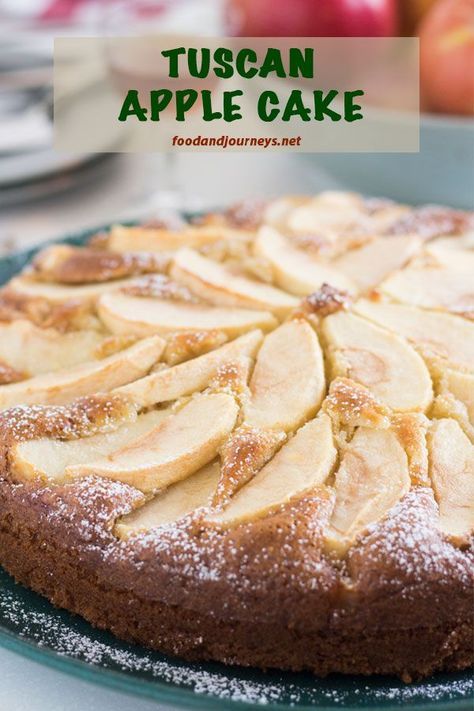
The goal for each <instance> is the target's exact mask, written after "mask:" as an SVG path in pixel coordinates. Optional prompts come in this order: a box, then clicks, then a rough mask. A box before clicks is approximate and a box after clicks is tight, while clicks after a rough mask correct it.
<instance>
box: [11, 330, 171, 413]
mask: <svg viewBox="0 0 474 711" xmlns="http://www.w3.org/2000/svg"><path fill="white" fill-rule="evenodd" d="M164 345H165V342H164V341H163V340H162V339H161V338H159V337H158V336H152V337H151V338H146V339H144V340H143V341H139V342H138V343H135V344H134V345H133V346H130V347H129V348H125V349H124V350H122V351H119V352H118V353H115V354H114V355H111V356H109V357H107V358H103V359H102V360H99V361H95V362H92V363H84V364H82V365H77V366H75V367H74V368H70V369H68V370H58V371H56V372H54V373H46V374H43V375H37V376H35V377H34V378H28V380H22V381H20V382H19V383H12V384H11V385H2V386H0V409H5V408H8V407H13V406H14V405H62V404H64V403H67V402H70V401H71V400H74V399H75V398H77V397H81V396H82V395H89V394H91V393H96V392H109V391H110V390H112V389H113V388H117V387H118V386H120V385H123V384H124V383H129V382H131V381H132V380H136V379H137V378H141V377H142V376H143V375H145V374H146V373H147V372H148V371H149V370H150V368H151V366H152V365H154V363H156V361H157V360H158V359H159V358H160V355H161V353H162V352H163V348H164Z"/></svg>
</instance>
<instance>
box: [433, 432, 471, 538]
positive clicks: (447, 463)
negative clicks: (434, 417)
mask: <svg viewBox="0 0 474 711" xmlns="http://www.w3.org/2000/svg"><path fill="white" fill-rule="evenodd" d="M428 446H429V455H430V476H431V482H432V486H433V490H434V493H435V498H436V501H437V502H438V506H439V526H440V528H441V530H442V531H443V532H444V533H446V534H447V535H449V536H450V537H452V538H453V539H454V541H456V542H459V543H463V542H464V541H465V540H466V538H467V536H468V535H469V533H470V532H471V531H472V530H473V529H474V445H473V444H472V443H471V442H470V441H469V439H468V438H467V437H466V435H465V434H464V432H463V431H462V429H461V427H460V426H459V425H458V423H457V422H456V421H455V420H452V419H442V420H438V421H435V422H434V423H433V425H432V427H431V431H430V433H429V435H428Z"/></svg>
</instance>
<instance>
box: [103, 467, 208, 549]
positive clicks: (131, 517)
mask: <svg viewBox="0 0 474 711" xmlns="http://www.w3.org/2000/svg"><path fill="white" fill-rule="evenodd" d="M219 469H220V467H219V462H211V463H210V464H206V466H204V467H202V469H200V470H199V471H197V472H196V473H195V474H191V476H189V477H188V478H187V479H183V480H182V481H178V482H177V483H176V484H172V485H171V486H170V487H168V489H165V491H163V492H162V493H160V494H159V495H158V496H156V497H155V498H154V499H153V500H152V501H149V502H148V503H146V504H145V505H144V506H142V507H141V508H139V509H137V510H136V511H133V512H132V513H130V514H128V515H127V516H123V517H122V518H121V519H120V520H119V521H118V522H117V523H116V525H115V534H116V535H117V536H118V537H119V538H122V539H127V538H129V537H130V536H132V535H134V534H136V533H142V532H144V531H149V530H150V529H151V528H157V527H158V526H166V524H169V523H174V521H178V520H179V519H180V518H183V516H187V515H188V514H191V513H193V512H195V511H196V509H200V508H203V507H206V506H208V505H210V503H211V499H212V495H213V493H214V491H215V488H216V486H217V482H218V479H219Z"/></svg>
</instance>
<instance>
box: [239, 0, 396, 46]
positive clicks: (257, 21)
mask: <svg viewBox="0 0 474 711" xmlns="http://www.w3.org/2000/svg"><path fill="white" fill-rule="evenodd" d="M227 18H228V26H229V31H230V33H231V34H234V35H240V36H242V37H386V36H393V35H396V34H397V30H398V13H397V2H396V0H228V2H227Z"/></svg>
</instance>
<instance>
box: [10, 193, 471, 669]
mask: <svg viewBox="0 0 474 711" xmlns="http://www.w3.org/2000/svg"><path fill="white" fill-rule="evenodd" d="M0 383H1V385H0V430H1V434H0V448H1V454H0V563H1V564H2V565H3V566H4V567H5V569H6V570H7V571H9V572H10V573H11V574H12V575H13V576H14V577H15V578H16V579H17V580H18V581H19V582H21V583H23V584H25V585H27V586H29V587H30V588H32V589H33V590H35V591H37V592H38V593H41V594H42V595H44V596H46V597H47V598H49V599H50V600H51V601H52V602H53V603H54V604H55V605H57V606H60V607H63V608H66V609H68V610H70V611H72V612H74V613H77V614H79V615H82V616H83V617H84V618H86V619H87V620H89V621H90V622H91V623H92V624H93V625H96V626H97V627H100V628H104V629H107V630H110V631H112V632H113V633H114V634H116V635H117V636H118V637H120V638H123V639H125V640H128V641H132V642H136V643H140V644H142V645H146V646H148V647H150V648H154V649H157V650H160V651H162V652H165V653H168V654H172V655H178V656H180V657H182V658H184V659H187V660H218V661H221V662H224V663H227V664H241V665H252V666H256V667H260V668H271V667H273V668H279V669H285V670H309V671H311V672H313V673H314V674H317V675H326V674H328V673H331V672H342V673H350V674H373V673H384V674H385V673H389V674H395V675H399V676H400V677H402V678H404V679H406V680H410V679H415V678H419V677H421V676H424V675H428V674H430V673H432V672H434V671H437V670H445V671H446V670H459V669H463V668H466V667H467V666H469V665H470V664H471V663H472V660H473V644H472V642H473V639H472V638H473V635H472V624H473V619H472V616H473V604H472V603H473V561H474V547H473V539H472V532H473V527H474V444H473V443H474V215H473V214H471V213H468V212H460V211H454V210H452V209H449V208H445V207H437V206H425V207H420V208H412V207H408V206H404V205H399V204H395V203H393V202H391V201H389V200H380V199H368V198H364V197H362V196H359V195H355V194H349V193H335V192H325V193H322V194H320V195H318V196H316V197H305V196H301V197H300V196H290V197H284V198H280V199H276V200H273V201H270V202H268V203H266V204H257V203H252V204H250V203H247V204H240V205H237V206H236V207H234V208H232V209H229V210H228V211H226V212H222V213H212V214H208V215H205V216H202V217H200V218H199V219H194V220H190V221H187V222H185V221H181V220H178V219H175V220H173V221H164V222H158V221H157V222H155V223H148V224H143V225H140V226H133V227H130V226H120V225H117V226H113V227H112V228H111V229H110V230H109V231H108V232H107V233H101V234H98V235H96V236H94V237H93V238H92V239H91V240H90V241H89V243H88V244H87V245H85V246H79V247H78V246H72V245H71V244H55V245H53V246H48V247H47V248H45V249H43V250H42V251H40V252H39V253H38V254H37V256H36V257H35V258H34V260H33V261H32V263H31V264H30V265H29V266H28V267H27V268H26V269H25V270H24V271H23V272H22V273H21V274H19V275H17V276H15V277H14V278H13V279H12V280H11V281H10V282H9V283H8V284H6V285H5V286H4V287H3V288H2V290H1V292H0Z"/></svg>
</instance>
